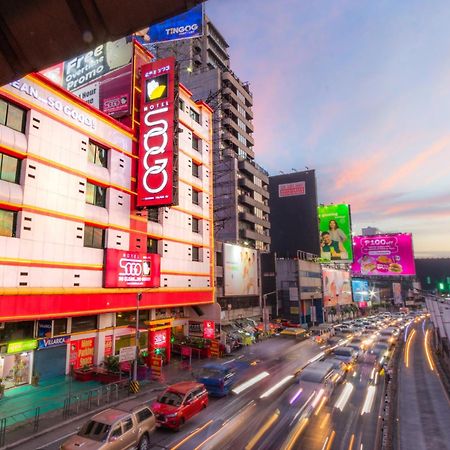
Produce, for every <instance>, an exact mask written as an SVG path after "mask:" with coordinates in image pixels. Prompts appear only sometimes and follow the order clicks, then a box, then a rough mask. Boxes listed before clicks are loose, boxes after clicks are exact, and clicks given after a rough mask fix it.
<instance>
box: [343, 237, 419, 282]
mask: <svg viewBox="0 0 450 450" xmlns="http://www.w3.org/2000/svg"><path fill="white" fill-rule="evenodd" d="M353 261H354V262H353V264H352V271H353V273H358V274H359V273H360V274H363V275H390V276H396V275H415V274H416V268H415V265H414V252H413V247H412V235H411V233H401V234H400V233H399V234H377V235H374V236H355V237H354V238H353Z"/></svg>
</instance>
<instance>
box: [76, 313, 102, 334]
mask: <svg viewBox="0 0 450 450" xmlns="http://www.w3.org/2000/svg"><path fill="white" fill-rule="evenodd" d="M96 329H97V316H81V317H72V333H78V332H79V331H90V330H96Z"/></svg>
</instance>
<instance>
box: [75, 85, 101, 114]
mask: <svg viewBox="0 0 450 450" xmlns="http://www.w3.org/2000/svg"><path fill="white" fill-rule="evenodd" d="M73 93H74V94H75V95H76V96H77V97H80V98H81V100H84V101H85V102H86V103H89V104H90V105H91V106H94V107H95V108H99V106H100V84H99V83H92V84H88V85H86V86H83V87H82V88H80V89H77V90H75V91H73Z"/></svg>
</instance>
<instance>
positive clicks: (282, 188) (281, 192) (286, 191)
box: [278, 181, 306, 198]
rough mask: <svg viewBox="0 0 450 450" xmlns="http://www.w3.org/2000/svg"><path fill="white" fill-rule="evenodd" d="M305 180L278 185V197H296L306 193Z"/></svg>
mask: <svg viewBox="0 0 450 450" xmlns="http://www.w3.org/2000/svg"><path fill="white" fill-rule="evenodd" d="M305 193H306V190H305V182H304V181H297V182H295V183H284V184H279V185H278V197H280V198H282V197H295V196H296V195H305Z"/></svg>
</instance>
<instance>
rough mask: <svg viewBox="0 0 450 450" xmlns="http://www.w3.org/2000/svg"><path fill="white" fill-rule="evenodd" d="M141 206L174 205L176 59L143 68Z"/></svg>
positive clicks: (139, 204)
mask: <svg viewBox="0 0 450 450" xmlns="http://www.w3.org/2000/svg"><path fill="white" fill-rule="evenodd" d="M141 70H142V72H141V73H142V77H141V78H142V85H141V88H142V91H141V92H142V94H141V113H140V123H141V128H140V136H139V166H138V180H137V184H138V187H137V200H136V204H137V206H150V207H153V206H163V205H172V204H173V203H174V171H175V170H174V150H176V149H175V146H174V121H175V111H174V93H175V58H173V57H170V58H165V59H161V60H158V61H155V62H152V63H149V64H146V65H144V66H142V69H141Z"/></svg>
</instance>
